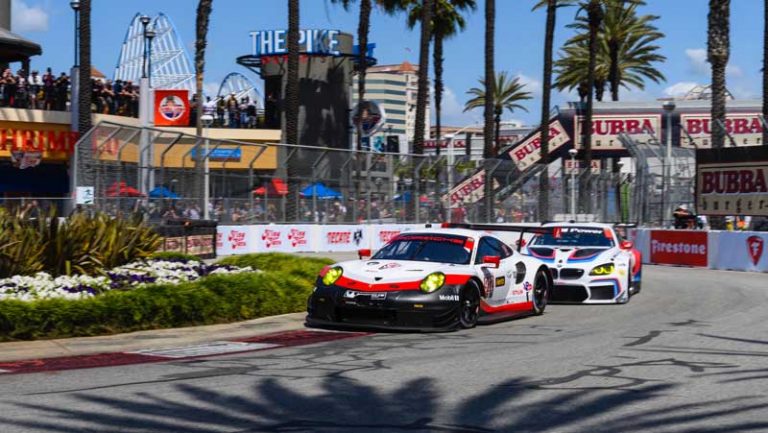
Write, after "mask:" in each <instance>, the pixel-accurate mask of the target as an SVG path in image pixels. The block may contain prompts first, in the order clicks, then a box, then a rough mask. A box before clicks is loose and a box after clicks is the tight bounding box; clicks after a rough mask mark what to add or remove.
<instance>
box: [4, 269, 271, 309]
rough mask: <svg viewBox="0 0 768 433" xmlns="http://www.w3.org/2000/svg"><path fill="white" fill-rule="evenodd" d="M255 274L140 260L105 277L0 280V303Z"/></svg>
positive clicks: (78, 296)
mask: <svg viewBox="0 0 768 433" xmlns="http://www.w3.org/2000/svg"><path fill="white" fill-rule="evenodd" d="M242 272H257V271H254V269H253V268H251V267H250V266H246V267H237V266H229V265H216V264H214V265H207V264H205V263H202V262H197V261H187V260H142V261H137V262H133V263H129V264H127V265H123V266H119V267H117V268H113V269H111V270H109V271H108V272H107V273H106V275H105V276H88V275H74V276H60V277H56V278H54V277H52V276H51V275H50V274H48V273H45V272H39V273H37V274H35V275H33V276H20V275H17V276H14V277H11V278H4V279H0V300H3V299H17V300H21V301H33V300H37V299H54V298H63V299H83V298H88V297H92V296H95V295H98V294H100V293H104V292H107V291H109V290H129V289H134V288H137V287H143V286H146V285H149V284H171V285H173V284H180V283H183V282H187V281H194V280H197V279H198V278H201V277H205V276H207V275H215V274H236V273H242Z"/></svg>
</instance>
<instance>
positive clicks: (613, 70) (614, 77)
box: [600, 41, 621, 101]
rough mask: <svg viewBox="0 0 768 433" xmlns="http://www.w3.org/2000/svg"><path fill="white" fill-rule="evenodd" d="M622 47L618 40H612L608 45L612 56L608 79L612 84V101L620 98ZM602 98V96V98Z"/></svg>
mask: <svg viewBox="0 0 768 433" xmlns="http://www.w3.org/2000/svg"><path fill="white" fill-rule="evenodd" d="M620 49H621V47H620V46H619V43H618V42H616V41H611V42H610V43H609V46H608V50H609V55H610V57H611V64H610V70H609V71H608V81H609V82H610V84H611V101H618V100H619V85H620V84H621V76H620V72H619V50H620ZM600 100H602V98H601V99H600Z"/></svg>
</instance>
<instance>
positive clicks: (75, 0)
mask: <svg viewBox="0 0 768 433" xmlns="http://www.w3.org/2000/svg"><path fill="white" fill-rule="evenodd" d="M69 6H70V7H71V8H72V11H73V12H74V14H75V61H74V63H73V64H72V72H70V74H69V76H70V84H71V86H72V87H71V96H70V98H69V113H70V115H71V116H72V117H71V119H70V130H71V131H72V132H77V131H78V129H79V125H78V111H77V104H78V93H79V92H80V85H79V82H80V81H79V76H80V73H79V70H80V68H79V66H78V64H79V63H80V51H79V45H80V0H72V1H71V2H69ZM78 158H79V155H78V151H77V146H76V145H75V146H73V148H72V157H71V158H70V160H69V161H70V168H69V191H70V193H71V194H72V200H71V202H70V206H71V209H70V211H71V210H74V209H75V207H76V202H77V197H76V194H77V182H78V179H77V178H78V167H77V165H78Z"/></svg>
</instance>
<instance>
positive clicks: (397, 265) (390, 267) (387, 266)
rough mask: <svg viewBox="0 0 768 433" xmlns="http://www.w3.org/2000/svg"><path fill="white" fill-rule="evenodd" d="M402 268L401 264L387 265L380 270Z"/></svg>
mask: <svg viewBox="0 0 768 433" xmlns="http://www.w3.org/2000/svg"><path fill="white" fill-rule="evenodd" d="M400 266H402V265H401V264H400V263H387V264H386V265H384V266H382V267H380V268H379V270H381V271H383V270H384V269H393V268H399V267H400Z"/></svg>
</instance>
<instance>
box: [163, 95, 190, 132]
mask: <svg viewBox="0 0 768 433" xmlns="http://www.w3.org/2000/svg"><path fill="white" fill-rule="evenodd" d="M155 125H157V126H189V91H188V90H175V89H174V90H161V89H157V90H155Z"/></svg>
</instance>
